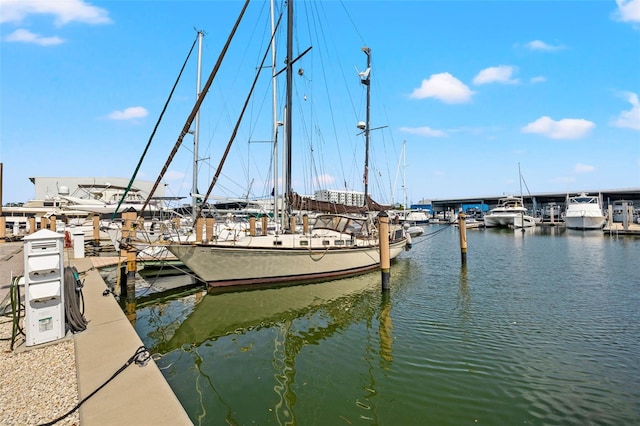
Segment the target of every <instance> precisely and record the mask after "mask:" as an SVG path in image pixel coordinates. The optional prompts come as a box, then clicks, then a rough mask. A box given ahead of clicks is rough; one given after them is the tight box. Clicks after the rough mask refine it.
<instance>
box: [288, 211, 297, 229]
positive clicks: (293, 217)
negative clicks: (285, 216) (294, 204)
mask: <svg viewBox="0 0 640 426" xmlns="http://www.w3.org/2000/svg"><path fill="white" fill-rule="evenodd" d="M289 229H291V233H292V234H295V233H296V215H294V214H292V215H291V221H290V222H289Z"/></svg>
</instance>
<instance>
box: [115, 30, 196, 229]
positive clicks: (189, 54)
mask: <svg viewBox="0 0 640 426" xmlns="http://www.w3.org/2000/svg"><path fill="white" fill-rule="evenodd" d="M197 41H198V35H196V38H195V40H193V44H192V45H191V49H189V53H188V54H187V58H186V59H185V60H184V63H183V64H182V68H181V69H180V73H179V74H178V78H177V79H176V81H175V83H173V87H172V88H171V92H170V93H169V97H168V98H167V100H166V102H165V103H164V107H163V108H162V112H161V113H160V116H159V117H158V120H157V121H156V125H155V126H154V128H153V131H152V132H151V136H149V140H148V141H147V146H145V147H144V151H143V152H142V156H141V157H140V160H139V161H138V165H137V166H136V169H135V170H134V172H133V176H131V180H130V181H129V185H127V188H126V189H125V190H124V193H123V194H122V197H121V198H120V201H119V202H118V206H117V207H116V209H115V211H114V212H113V215H112V216H111V221H112V222H113V220H114V219H115V217H116V214H117V213H118V210H120V206H121V205H122V203H123V202H124V199H125V197H126V196H127V193H128V192H129V189H131V186H132V185H133V182H134V181H135V179H136V176H137V175H138V171H139V170H140V167H141V166H142V161H143V160H144V157H145V156H146V155H147V151H149V147H150V146H151V141H152V140H153V137H154V136H155V134H156V131H157V130H158V126H159V125H160V122H161V121H162V117H164V113H165V112H166V110H167V107H168V106H169V102H170V101H171V98H172V97H173V93H174V92H175V90H176V87H177V86H178V82H179V81H180V78H181V76H182V73H183V71H184V69H185V67H186V66H187V62H188V61H189V58H190V57H191V53H193V48H194V47H195V45H196V42H197ZM149 197H151V196H149ZM145 206H146V205H145Z"/></svg>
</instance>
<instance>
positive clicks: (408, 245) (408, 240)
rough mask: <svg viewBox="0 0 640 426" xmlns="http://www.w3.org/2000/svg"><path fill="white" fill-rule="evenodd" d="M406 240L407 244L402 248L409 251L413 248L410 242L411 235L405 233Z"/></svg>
mask: <svg viewBox="0 0 640 426" xmlns="http://www.w3.org/2000/svg"><path fill="white" fill-rule="evenodd" d="M406 238H407V244H406V245H405V246H404V249H405V250H406V251H409V250H411V247H413V244H412V242H411V234H409V233H407V234H406Z"/></svg>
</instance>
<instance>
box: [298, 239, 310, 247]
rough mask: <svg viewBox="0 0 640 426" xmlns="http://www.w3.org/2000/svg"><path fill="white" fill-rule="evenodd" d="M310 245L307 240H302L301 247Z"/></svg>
mask: <svg viewBox="0 0 640 426" xmlns="http://www.w3.org/2000/svg"><path fill="white" fill-rule="evenodd" d="M308 245H309V241H307V240H300V246H302V247H307V246H308Z"/></svg>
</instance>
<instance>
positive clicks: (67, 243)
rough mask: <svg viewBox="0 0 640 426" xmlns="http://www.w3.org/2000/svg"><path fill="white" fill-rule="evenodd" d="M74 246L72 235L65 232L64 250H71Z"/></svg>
mask: <svg viewBox="0 0 640 426" xmlns="http://www.w3.org/2000/svg"><path fill="white" fill-rule="evenodd" d="M71 247H73V244H72V243H71V234H70V233H69V231H64V248H71Z"/></svg>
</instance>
